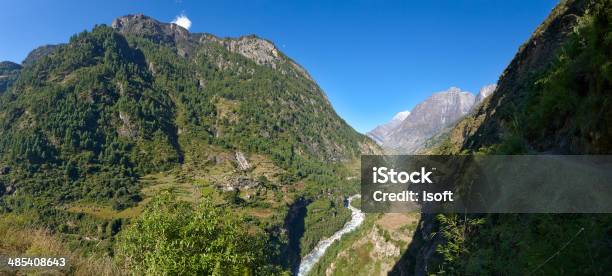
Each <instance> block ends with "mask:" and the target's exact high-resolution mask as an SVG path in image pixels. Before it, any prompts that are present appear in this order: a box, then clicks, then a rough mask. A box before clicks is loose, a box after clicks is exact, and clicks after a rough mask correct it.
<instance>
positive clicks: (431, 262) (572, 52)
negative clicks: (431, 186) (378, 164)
mask: <svg viewBox="0 0 612 276" xmlns="http://www.w3.org/2000/svg"><path fill="white" fill-rule="evenodd" d="M611 27H612V3H611V2H610V1H562V2H561V3H560V4H559V5H558V6H557V7H556V8H555V9H554V10H553V11H552V13H551V15H550V16H549V17H548V18H547V19H546V20H545V22H544V23H542V25H541V26H540V27H538V29H537V30H536V31H535V32H534V33H533V35H532V37H531V38H530V39H529V41H527V42H526V43H525V44H524V45H523V46H522V47H521V48H520V49H519V51H518V53H517V54H516V56H515V58H514V59H513V60H512V62H511V63H510V65H509V66H508V67H507V69H506V70H505V71H504V73H503V74H502V76H501V77H500V79H499V82H498V87H497V90H496V92H495V93H494V94H493V95H492V96H491V97H490V98H489V99H488V100H485V104H484V105H482V106H481V107H480V108H479V109H478V110H477V111H476V112H475V113H474V114H472V115H471V116H468V117H467V118H465V119H464V120H462V121H461V122H460V123H459V124H458V125H457V126H456V127H455V128H454V129H453V130H452V131H451V132H450V134H449V137H448V139H446V140H445V141H444V142H443V143H442V145H441V146H439V148H438V149H437V150H436V151H435V152H436V153H440V154H610V153H612V146H611V145H612V144H611V143H612V113H611V112H612V111H611V110H612V106H611V105H610V103H611V102H610V97H611V96H612V95H611V94H610V93H611V92H612V71H611V67H610V65H611V64H612V51H611V49H612V40H611V39H610V38H611V36H610V33H611V32H610V31H611V29H612V28H611ZM577 185H579V183H577ZM419 225H420V227H419V228H418V229H417V232H416V234H415V238H414V241H413V243H412V244H411V245H410V248H409V250H408V251H407V252H406V254H405V255H404V256H403V259H402V260H401V261H400V262H399V263H398V264H397V265H396V267H395V270H394V273H396V274H403V275H412V274H417V275H424V274H431V273H450V274H463V275H478V274H485V275H491V274H493V275H522V274H537V275H601V274H606V273H609V271H610V270H611V269H612V267H611V265H612V259H611V256H612V247H610V243H611V241H612V236H611V233H612V232H611V229H612V228H610V227H611V225H612V216H611V215H609V214H588V215H587V214H533V215H527V214H491V215H469V214H468V215H465V214H446V215H437V216H436V215H423V216H422V219H421V223H420V224H419Z"/></svg>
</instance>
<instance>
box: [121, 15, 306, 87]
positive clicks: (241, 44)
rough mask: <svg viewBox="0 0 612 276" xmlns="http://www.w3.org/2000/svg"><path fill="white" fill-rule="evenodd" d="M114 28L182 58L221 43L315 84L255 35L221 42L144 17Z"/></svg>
mask: <svg viewBox="0 0 612 276" xmlns="http://www.w3.org/2000/svg"><path fill="white" fill-rule="evenodd" d="M111 26H112V27H113V28H114V29H116V30H117V31H119V32H120V33H122V34H131V35H138V36H142V37H145V38H148V39H152V40H153V41H155V42H157V43H162V44H166V45H170V46H172V47H175V48H176V50H177V52H178V53H179V55H181V56H190V55H193V54H194V52H195V49H196V48H197V47H198V46H200V45H202V44H205V43H210V42H213V43H219V44H221V45H223V46H224V47H225V48H226V49H228V50H229V51H231V52H234V53H237V54H240V55H242V56H244V57H246V58H248V59H250V60H252V61H254V62H255V63H257V64H259V65H263V66H269V67H271V68H273V69H275V70H279V71H281V72H282V73H283V74H289V73H294V74H297V75H300V76H302V77H305V78H307V79H309V80H312V78H311V77H310V75H309V74H308V73H307V72H306V70H305V69H304V68H302V67H301V66H300V65H298V64H297V63H295V62H293V61H292V60H291V59H289V58H288V57H286V56H284V55H283V54H282V53H281V52H280V51H279V50H278V48H277V47H276V46H275V45H274V44H273V43H272V42H270V41H268V40H266V39H262V38H259V37H257V36H255V35H247V36H241V37H238V38H219V37H216V36H214V35H212V34H207V33H190V32H189V31H188V30H187V29H185V28H183V27H181V26H179V25H176V24H173V23H163V22H160V21H157V20H155V19H153V18H151V17H148V16H146V15H143V14H131V15H126V16H122V17H119V18H116V19H115V20H113V23H112V24H111Z"/></svg>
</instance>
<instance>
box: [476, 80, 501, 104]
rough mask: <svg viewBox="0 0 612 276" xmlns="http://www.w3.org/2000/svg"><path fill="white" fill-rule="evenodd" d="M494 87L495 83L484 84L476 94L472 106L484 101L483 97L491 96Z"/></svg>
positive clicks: (495, 86)
mask: <svg viewBox="0 0 612 276" xmlns="http://www.w3.org/2000/svg"><path fill="white" fill-rule="evenodd" d="M495 88H497V84H489V85H486V86H484V87H482V88H480V91H479V92H478V95H476V101H475V103H474V107H477V106H478V104H480V103H481V102H482V101H484V99H486V98H487V97H489V96H491V95H492V94H493V92H495Z"/></svg>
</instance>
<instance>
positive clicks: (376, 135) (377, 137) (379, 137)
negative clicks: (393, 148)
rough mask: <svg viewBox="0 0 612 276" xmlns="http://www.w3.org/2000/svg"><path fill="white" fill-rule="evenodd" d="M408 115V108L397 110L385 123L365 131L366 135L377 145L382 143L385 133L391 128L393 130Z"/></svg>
mask: <svg viewBox="0 0 612 276" xmlns="http://www.w3.org/2000/svg"><path fill="white" fill-rule="evenodd" d="M408 115H410V111H408V110H406V111H402V112H398V113H397V114H395V116H393V118H392V119H391V121H389V122H388V123H386V124H383V125H379V126H377V127H376V128H375V129H373V130H372V131H370V132H368V133H366V135H367V136H369V137H370V138H372V139H373V140H374V141H375V142H376V143H378V144H379V145H382V143H383V141H384V140H385V138H386V137H387V135H388V134H389V133H390V132H392V131H393V130H395V129H396V128H397V127H398V126H399V125H400V124H401V123H402V122H403V121H404V119H406V117H408Z"/></svg>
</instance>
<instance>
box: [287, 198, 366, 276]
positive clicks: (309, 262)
mask: <svg viewBox="0 0 612 276" xmlns="http://www.w3.org/2000/svg"><path fill="white" fill-rule="evenodd" d="M358 197H361V195H353V196H351V197H349V198H348V208H349V209H350V210H351V220H349V221H348V222H347V223H346V224H344V227H342V229H340V230H338V231H336V233H334V234H333V235H332V236H331V237H329V238H327V239H324V240H321V241H319V243H317V246H316V247H315V248H314V249H313V250H312V251H310V253H308V255H306V256H304V258H302V260H301V261H300V268H299V270H298V276H306V275H308V272H310V270H311V269H312V267H313V266H314V265H315V264H316V263H317V262H318V261H319V259H321V257H323V255H325V251H327V248H329V246H330V245H332V243H334V242H335V241H337V240H339V239H340V238H341V237H342V236H343V235H344V234H346V233H349V232H351V231H353V230H355V229H357V227H358V226H359V225H361V223H363V220H364V219H365V214H364V213H363V212H361V210H359V209H357V208H355V207H353V206H351V202H352V201H353V199H355V198H358Z"/></svg>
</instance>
